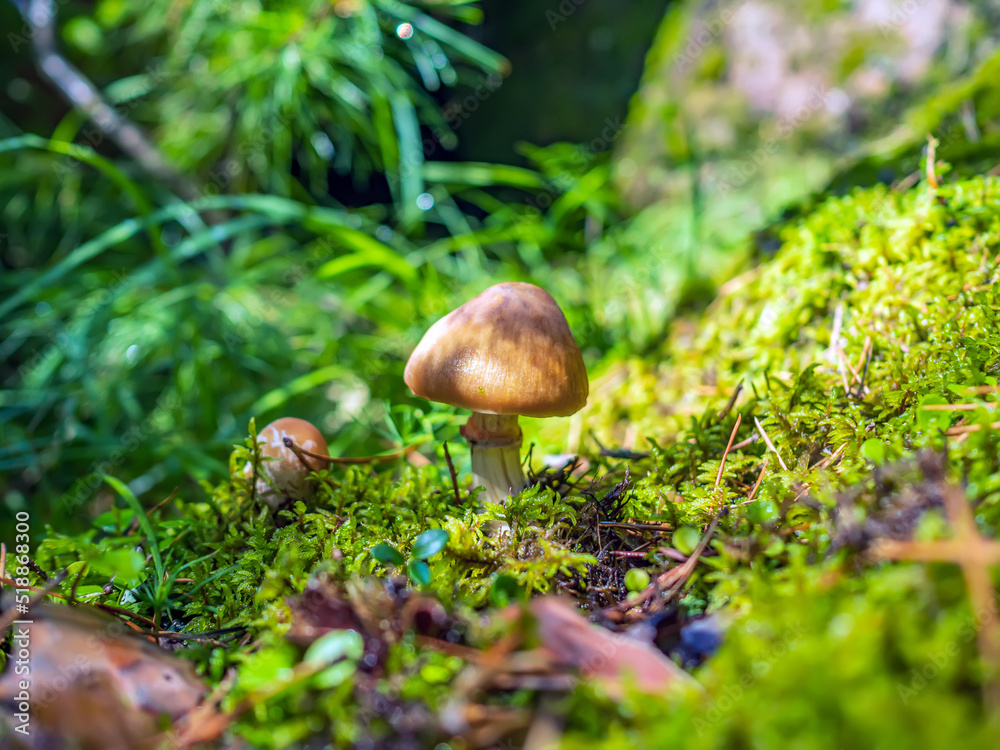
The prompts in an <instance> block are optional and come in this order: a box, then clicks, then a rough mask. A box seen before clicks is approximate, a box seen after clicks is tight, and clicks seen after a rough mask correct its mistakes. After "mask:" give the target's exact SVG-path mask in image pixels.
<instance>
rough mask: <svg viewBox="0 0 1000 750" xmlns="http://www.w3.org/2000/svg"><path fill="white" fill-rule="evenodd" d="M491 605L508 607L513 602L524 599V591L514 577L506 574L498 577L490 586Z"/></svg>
mask: <svg viewBox="0 0 1000 750" xmlns="http://www.w3.org/2000/svg"><path fill="white" fill-rule="evenodd" d="M489 597H490V603H491V604H492V605H493V606H494V607H506V606H507V605H508V604H510V603H511V602H513V601H517V600H519V599H523V598H524V589H523V588H522V587H521V585H520V584H519V583H518V582H517V579H516V578H514V577H513V576H509V575H507V574H506V573H500V574H499V575H497V577H496V580H494V581H493V585H492V586H490V593H489Z"/></svg>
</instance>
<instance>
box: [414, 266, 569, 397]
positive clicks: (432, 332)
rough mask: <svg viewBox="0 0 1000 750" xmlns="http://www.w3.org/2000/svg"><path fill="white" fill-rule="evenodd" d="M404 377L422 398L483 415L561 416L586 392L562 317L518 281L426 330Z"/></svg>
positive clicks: (538, 291)
mask: <svg viewBox="0 0 1000 750" xmlns="http://www.w3.org/2000/svg"><path fill="white" fill-rule="evenodd" d="M404 379H405V380H406V384H407V385H408V386H409V387H410V390H412V391H413V392H414V393H415V394H416V395H418V396H420V397H421V398H426V399H429V400H430V401H438V402H440V403H444V404H451V405H452V406H458V407H461V408H463V409H471V410H472V411H474V412H480V413H482V414H517V415H520V416H526V417H563V416H567V415H569V414H573V413H574V412H577V411H579V410H580V409H581V408H582V407H583V405H584V404H585V403H586V402H587V394H588V392H589V384H588V382H587V369H586V367H585V366H584V364H583V357H582V356H581V355H580V347H579V346H577V344H576V339H574V338H573V334H572V333H571V332H570V330H569V325H568V324H567V323H566V316H565V315H563V313H562V310H560V309H559V305H557V304H556V301H555V300H554V299H552V296H551V295H550V294H549V293H548V292H546V291H544V290H542V289H539V288H538V287H537V286H534V285H533V284H523V283H520V282H508V283H504V284H497V285H496V286H491V287H490V288H489V289H487V290H486V291H485V292H483V293H482V294H480V295H479V296H478V297H475V298H474V299H471V300H469V301H468V302H466V303H465V304H464V305H462V306H461V307H460V308H458V309H457V310H455V311H453V312H451V313H448V314H447V315H445V316H444V317H443V318H441V320H439V321H438V322H437V323H435V324H434V325H433V326H431V327H430V329H429V330H428V331H427V333H426V334H424V337H423V338H422V339H421V340H420V343H419V344H418V345H417V348H416V349H415V350H414V351H413V354H412V356H411V357H410V361H409V362H407V364H406V372H405V374H404Z"/></svg>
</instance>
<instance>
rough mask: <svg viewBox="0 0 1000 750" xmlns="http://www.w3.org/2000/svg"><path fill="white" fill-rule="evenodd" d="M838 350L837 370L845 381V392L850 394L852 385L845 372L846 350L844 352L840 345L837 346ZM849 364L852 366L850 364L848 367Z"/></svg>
mask: <svg viewBox="0 0 1000 750" xmlns="http://www.w3.org/2000/svg"><path fill="white" fill-rule="evenodd" d="M836 351H837V372H839V373H840V379H841V380H842V381H843V383H844V393H846V394H847V395H850V394H851V387H850V386H849V385H847V373H846V372H844V352H843V350H842V349H841V348H840V347H839V346H838V347H837V350H836ZM849 366H850V364H848V367H849ZM852 382H853V380H852Z"/></svg>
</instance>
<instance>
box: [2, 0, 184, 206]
mask: <svg viewBox="0 0 1000 750" xmlns="http://www.w3.org/2000/svg"><path fill="white" fill-rule="evenodd" d="M18 8H19V10H21V11H22V14H23V15H24V18H25V20H26V21H27V22H28V25H29V26H30V27H31V31H32V34H31V36H32V40H33V44H34V48H35V58H36V60H37V64H38V70H39V72H40V73H41V74H42V76H43V77H44V78H45V79H46V80H48V81H49V82H50V83H51V84H52V85H53V86H55V87H56V88H57V89H58V90H59V92H60V93H61V94H62V96H63V98H64V99H65V100H66V101H67V102H69V104H70V105H72V106H73V107H74V108H75V109H77V110H79V111H80V112H81V113H82V114H84V115H86V116H87V117H88V118H89V119H90V120H92V121H93V122H94V123H95V124H96V125H97V127H98V128H100V130H101V133H102V134H103V135H105V136H107V137H108V138H109V139H110V140H112V141H114V142H115V144H116V145H117V146H118V147H119V148H120V149H121V150H122V151H123V152H124V153H126V154H128V155H129V156H130V157H132V158H133V159H135V160H136V161H137V162H138V163H139V165H140V166H141V167H142V168H143V169H144V170H145V171H146V172H148V173H149V174H150V175H152V176H153V177H154V178H156V179H158V180H161V181H163V182H165V183H167V184H168V185H170V186H171V187H172V189H173V190H175V191H176V192H177V194H178V195H180V196H181V197H182V198H184V200H194V199H195V198H197V197H198V196H199V191H198V189H197V188H196V187H195V185H194V184H192V183H191V182H189V181H188V180H186V179H185V178H184V177H182V176H181V175H180V174H179V173H178V172H177V171H176V170H174V169H173V168H172V167H171V166H169V165H168V164H167V162H166V161H165V160H164V159H163V157H162V156H161V155H160V153H159V152H158V151H157V150H156V148H155V147H154V146H153V145H152V144H151V143H150V142H149V141H148V140H147V139H146V136H145V135H143V133H142V131H141V130H139V128H138V127H137V126H136V125H135V124H134V123H132V122H130V121H129V120H127V119H125V118H124V117H122V116H121V115H120V114H119V113H118V111H117V110H116V109H115V108H114V107H112V106H111V105H110V104H108V103H107V102H106V101H105V100H104V97H103V96H102V95H101V92H100V91H98V89H97V87H96V86H94V84H93V83H91V82H90V81H89V80H88V79H87V78H86V77H85V76H84V75H83V74H82V73H81V72H80V71H79V70H78V69H77V68H76V67H75V66H74V65H73V64H72V63H70V62H69V61H68V60H67V59H66V58H65V57H63V56H62V54H60V52H59V50H58V48H57V46H56V30H55V23H56V8H55V2H54V0H30V1H29V2H28V3H27V9H26V11H27V12H25V9H24V7H23V4H18Z"/></svg>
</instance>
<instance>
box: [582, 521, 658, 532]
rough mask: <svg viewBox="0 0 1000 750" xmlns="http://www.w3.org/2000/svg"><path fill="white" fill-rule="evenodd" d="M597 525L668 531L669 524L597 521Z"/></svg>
mask: <svg viewBox="0 0 1000 750" xmlns="http://www.w3.org/2000/svg"><path fill="white" fill-rule="evenodd" d="M597 525H598V526H610V527H612V528H615V529H634V530H636V531H670V527H669V526H662V525H661V526H654V525H653V524H647V523H620V522H618V521H598V522H597Z"/></svg>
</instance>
